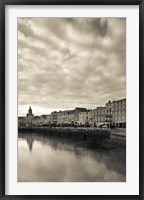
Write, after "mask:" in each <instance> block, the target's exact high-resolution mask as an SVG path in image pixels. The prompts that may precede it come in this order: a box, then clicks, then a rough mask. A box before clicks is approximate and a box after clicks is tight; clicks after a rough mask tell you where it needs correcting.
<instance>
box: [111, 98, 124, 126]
mask: <svg viewBox="0 0 144 200" xmlns="http://www.w3.org/2000/svg"><path fill="white" fill-rule="evenodd" d="M111 106H112V121H113V122H114V124H115V125H116V126H117V127H123V128H125V127H126V99H121V100H118V101H113V102H112V104H111Z"/></svg>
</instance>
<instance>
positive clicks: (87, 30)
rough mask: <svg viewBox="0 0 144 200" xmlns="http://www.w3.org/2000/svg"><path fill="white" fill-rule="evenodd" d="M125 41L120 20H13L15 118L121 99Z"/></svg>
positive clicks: (122, 24) (124, 85) (123, 86)
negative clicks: (15, 24) (15, 25)
mask: <svg viewBox="0 0 144 200" xmlns="http://www.w3.org/2000/svg"><path fill="white" fill-rule="evenodd" d="M125 40H126V20H125V18H19V19H18V104H19V105H18V110H19V111H18V112H19V115H20V116H22V115H26V112H27V110H28V107H29V106H30V105H31V106H32V108H33V112H34V115H36V114H39V115H40V114H49V113H50V112H51V111H53V110H65V109H74V108H75V107H86V108H96V107H97V106H100V105H101V106H104V105H105V103H106V102H107V101H108V100H118V99H121V98H125V97H126V55H125V54H126V41H125Z"/></svg>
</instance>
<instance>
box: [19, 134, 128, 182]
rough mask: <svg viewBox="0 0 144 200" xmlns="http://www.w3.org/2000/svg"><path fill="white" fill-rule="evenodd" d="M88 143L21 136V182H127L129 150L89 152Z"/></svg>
mask: <svg viewBox="0 0 144 200" xmlns="http://www.w3.org/2000/svg"><path fill="white" fill-rule="evenodd" d="M84 143H85V142H84V141H78V140H76V139H72V138H59V137H56V136H47V135H46V134H37V133H36V134H34V133H19V138H18V181H20V182H21V181H26V182H63V181H65V182H124V181H126V152H125V149H122V148H116V149H111V150H104V149H93V150H92V149H88V148H85V147H84Z"/></svg>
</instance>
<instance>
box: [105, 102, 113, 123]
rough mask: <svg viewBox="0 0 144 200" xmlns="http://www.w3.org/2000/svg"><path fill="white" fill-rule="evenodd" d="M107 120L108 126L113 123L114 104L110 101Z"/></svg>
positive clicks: (107, 105) (107, 107)
mask: <svg viewBox="0 0 144 200" xmlns="http://www.w3.org/2000/svg"><path fill="white" fill-rule="evenodd" d="M105 118H106V119H105V120H106V122H107V123H108V124H111V123H112V102H111V101H110V100H109V101H108V103H106V115H105Z"/></svg>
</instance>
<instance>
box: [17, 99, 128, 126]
mask: <svg viewBox="0 0 144 200" xmlns="http://www.w3.org/2000/svg"><path fill="white" fill-rule="evenodd" d="M86 123H89V124H91V125H95V126H97V127H99V126H100V125H102V124H107V125H109V126H111V125H114V126H115V127H124V128H125V127H126V99H121V100H117V101H110V100H109V101H108V102H107V103H106V104H105V107H102V106H99V107H97V108H96V109H93V110H92V109H91V110H88V109H86V108H79V107H76V108H75V109H74V110H64V111H61V110H60V111H59V112H57V111H54V112H52V113H51V114H50V115H41V116H34V115H33V112H32V108H31V107H29V109H28V113H27V115H26V117H18V125H19V126H48V125H50V124H53V125H60V126H61V125H72V124H77V125H78V124H86Z"/></svg>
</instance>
